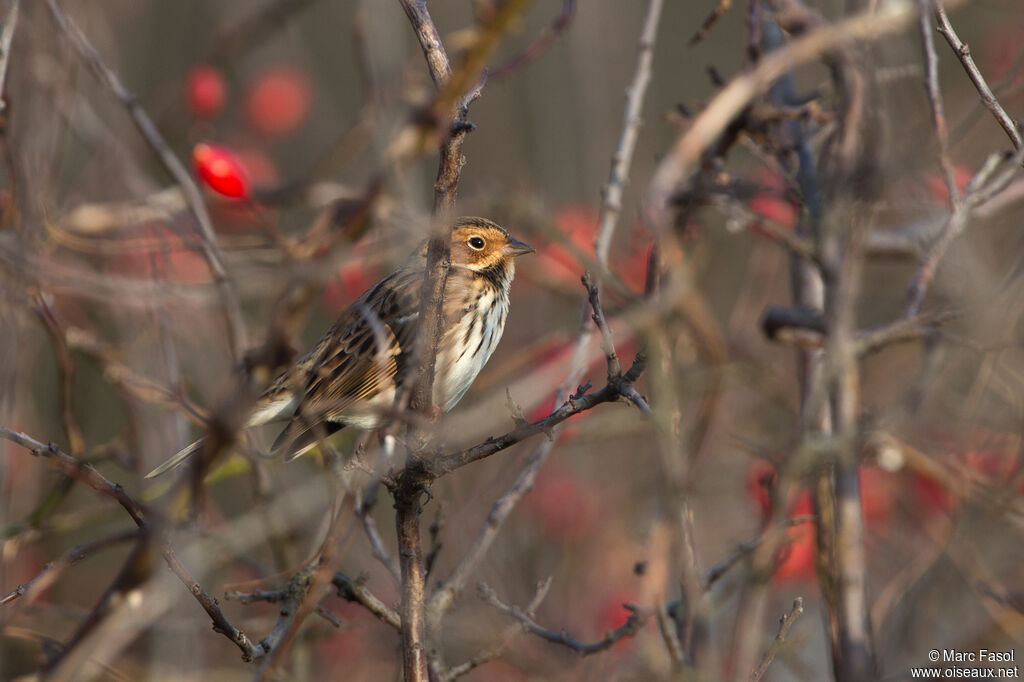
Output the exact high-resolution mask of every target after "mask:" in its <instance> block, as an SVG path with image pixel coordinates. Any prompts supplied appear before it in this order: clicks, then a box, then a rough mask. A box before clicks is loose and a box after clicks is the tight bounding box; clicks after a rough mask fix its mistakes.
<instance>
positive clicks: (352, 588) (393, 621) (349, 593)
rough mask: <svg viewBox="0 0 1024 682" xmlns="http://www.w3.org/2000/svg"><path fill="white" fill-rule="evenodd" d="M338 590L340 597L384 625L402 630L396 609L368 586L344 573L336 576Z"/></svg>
mask: <svg viewBox="0 0 1024 682" xmlns="http://www.w3.org/2000/svg"><path fill="white" fill-rule="evenodd" d="M332 582H333V583H334V587H335V588H337V590H338V596H339V597H341V598H342V599H345V600H347V601H350V602H355V603H357V604H359V605H360V606H362V607H363V608H365V609H366V610H367V611H369V612H370V613H372V614H373V615H374V616H376V617H377V618H378V619H379V620H380V621H381V622H382V623H385V624H387V625H390V626H391V627H393V628H394V629H395V630H401V629H402V618H401V616H399V615H398V612H396V611H395V610H394V609H392V608H391V607H390V606H388V605H387V604H385V603H384V602H382V601H381V600H380V599H378V598H377V597H376V596H375V595H374V594H373V593H372V592H370V590H369V589H367V587H366V585H363V584H362V583H361V582H360V581H358V580H352V579H351V578H349V577H348V576H347V575H345V574H344V573H343V572H342V571H337V572H336V573H335V574H334V579H333V581H332Z"/></svg>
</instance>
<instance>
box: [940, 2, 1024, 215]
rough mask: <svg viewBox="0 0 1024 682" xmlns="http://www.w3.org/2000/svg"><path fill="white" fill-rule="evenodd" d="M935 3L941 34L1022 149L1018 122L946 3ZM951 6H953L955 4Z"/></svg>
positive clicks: (1003, 125) (986, 104) (991, 111)
mask: <svg viewBox="0 0 1024 682" xmlns="http://www.w3.org/2000/svg"><path fill="white" fill-rule="evenodd" d="M934 2H935V19H936V20H937V21H938V24H939V33H941V34H942V37H943V38H945V39H946V42H947V43H949V46H950V47H951V48H953V53H954V54H956V57H957V59H959V60H960V63H961V64H963V67H964V71H966V72H967V77H968V78H970V79H971V82H972V83H974V87H975V89H977V91H978V94H979V95H981V101H982V102H983V103H984V104H985V108H986V109H988V110H989V112H990V113H991V114H992V116H993V117H994V118H995V119H996V122H997V123H998V124H999V127H1000V128H1002V129H1003V131H1004V132H1005V133H1006V136H1007V137H1009V138H1010V141H1011V142H1012V143H1013V147H1014V149H1020V147H1021V134H1020V130H1018V128H1017V123H1016V121H1014V120H1013V119H1012V118H1010V116H1009V115H1008V114H1007V113H1006V110H1005V109H1003V105H1001V104H1000V103H999V100H998V99H996V96H995V95H994V94H993V93H992V88H990V87H989V86H988V83H987V82H986V81H985V77H984V76H983V75H981V71H980V70H979V69H978V65H977V64H975V63H974V58H973V57H971V48H969V47H968V46H967V43H965V42H963V41H962V40H960V36H958V35H957V33H956V30H955V29H954V28H953V25H952V24H951V23H949V17H948V16H947V15H946V3H945V1H944V0H934ZM949 4H950V5H952V4H953V3H949ZM950 196H952V195H950Z"/></svg>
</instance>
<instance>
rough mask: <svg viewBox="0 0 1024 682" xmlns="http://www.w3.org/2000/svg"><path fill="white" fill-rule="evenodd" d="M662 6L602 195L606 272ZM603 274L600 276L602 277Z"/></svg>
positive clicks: (657, 1)
mask: <svg viewBox="0 0 1024 682" xmlns="http://www.w3.org/2000/svg"><path fill="white" fill-rule="evenodd" d="M662 4H663V0H650V2H649V3H648V5H647V13H646V15H645V16H644V25H643V29H642V31H641V33H640V46H639V48H638V51H639V54H638V55H637V60H636V68H635V69H634V71H633V79H632V80H631V81H630V83H629V87H628V88H627V89H626V109H625V111H624V112H623V115H622V129H621V132H620V133H619V143H618V145H617V146H616V148H615V153H614V154H613V155H612V169H611V172H610V173H609V175H608V182H607V184H605V186H604V190H603V191H602V195H601V215H600V216H599V218H598V230H597V237H596V238H595V240H594V256H595V257H596V258H597V262H598V263H600V264H601V265H602V266H603V267H602V270H606V269H607V268H608V250H609V249H610V248H611V244H612V235H613V234H614V232H615V225H616V224H617V223H618V221H619V215H620V214H621V213H622V195H623V192H624V190H625V187H626V183H627V181H628V180H629V169H630V166H631V165H632V163H633V152H634V151H635V150H636V142H637V138H638V137H639V135H640V124H641V123H642V120H643V119H642V118H641V114H642V112H643V104H644V94H645V93H646V92H647V86H648V85H649V84H650V82H651V61H652V60H653V58H654V41H655V38H656V37H657V33H658V23H659V21H660V20H661V8H662ZM601 274H602V273H599V276H600V275H601Z"/></svg>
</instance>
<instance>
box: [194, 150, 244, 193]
mask: <svg viewBox="0 0 1024 682" xmlns="http://www.w3.org/2000/svg"><path fill="white" fill-rule="evenodd" d="M192 161H193V163H194V164H195V167H196V173H197V174H198V175H199V177H200V178H201V179H202V180H203V182H204V183H206V186H207V187H209V188H210V189H212V190H213V191H214V192H217V193H218V194H223V195H224V196H226V197H232V198H234V199H242V198H245V197H248V196H249V193H250V191H251V189H252V187H251V185H250V181H249V171H248V170H247V169H246V167H245V165H244V164H243V163H242V161H241V160H240V159H239V158H238V157H237V156H235V154H234V153H233V152H232V151H231V150H229V149H227V148H226V147H220V146H217V145H212V144H206V143H205V142H202V143H199V144H197V145H196V146H195V148H194V149H193V150H192Z"/></svg>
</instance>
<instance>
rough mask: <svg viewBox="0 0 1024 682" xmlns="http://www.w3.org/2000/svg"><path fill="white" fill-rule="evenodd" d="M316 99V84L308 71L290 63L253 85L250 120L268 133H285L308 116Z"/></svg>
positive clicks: (248, 111)
mask: <svg viewBox="0 0 1024 682" xmlns="http://www.w3.org/2000/svg"><path fill="white" fill-rule="evenodd" d="M312 100H313V86H312V85H311V84H310V82H309V78H308V77H307V76H306V74H305V73H303V72H302V71H300V70H298V69H296V68H293V67H289V66H278V67H274V68H272V69H268V70H267V71H264V72H263V74H261V75H260V76H259V77H258V78H257V79H256V81H255V82H254V83H253V84H252V85H251V86H250V88H249V92H248V94H247V95H246V98H245V115H246V119H247V120H248V121H249V125H250V126H252V128H253V129H254V130H256V131H258V132H260V133H263V134H264V135H271V136H278V135H285V134H287V133H290V132H292V131H293V130H294V129H295V128H296V127H297V126H298V125H299V124H300V123H302V122H303V121H304V120H305V119H306V116H308V115H309V110H310V105H311V103H312Z"/></svg>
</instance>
